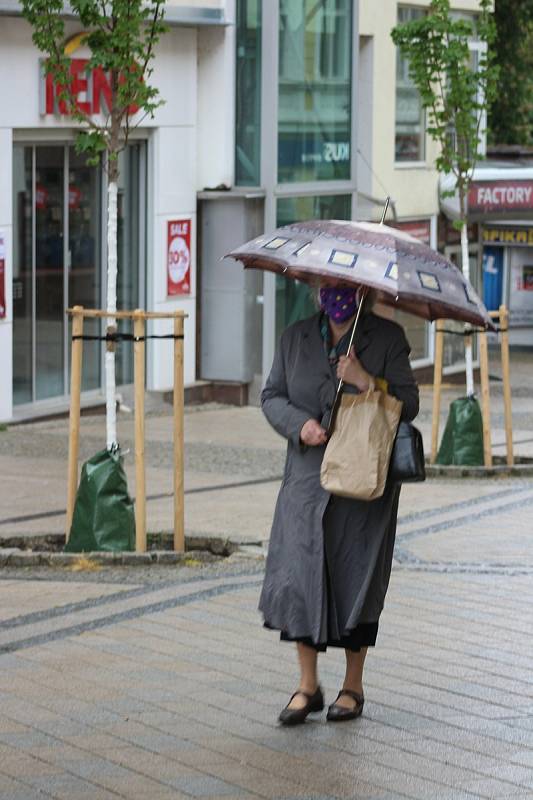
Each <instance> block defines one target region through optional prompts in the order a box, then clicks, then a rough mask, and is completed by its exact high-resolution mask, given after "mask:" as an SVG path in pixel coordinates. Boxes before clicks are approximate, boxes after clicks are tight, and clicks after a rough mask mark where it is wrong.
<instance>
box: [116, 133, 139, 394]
mask: <svg viewBox="0 0 533 800" xmlns="http://www.w3.org/2000/svg"><path fill="white" fill-rule="evenodd" d="M142 147H143V144H141V143H139V144H132V145H129V146H128V148H127V149H126V150H125V151H123V152H122V153H121V154H120V157H119V170H120V178H119V183H118V221H117V223H118V224H117V243H118V276H117V308H118V309H119V310H120V309H122V310H131V309H135V308H139V305H140V285H139V278H140V239H141V237H140V230H141V228H143V227H144V225H142V224H141V197H140V192H139V181H140V169H141V164H140V156H141V148H142ZM142 207H143V208H144V203H143V204H142ZM143 263H144V259H143ZM118 329H119V331H124V332H128V333H131V332H132V324H131V322H128V321H127V320H119V323H118ZM116 368H117V375H116V382H117V386H120V385H121V384H127V383H133V347H132V345H131V343H130V342H122V343H121V344H120V345H119V346H118V347H117V356H116Z"/></svg>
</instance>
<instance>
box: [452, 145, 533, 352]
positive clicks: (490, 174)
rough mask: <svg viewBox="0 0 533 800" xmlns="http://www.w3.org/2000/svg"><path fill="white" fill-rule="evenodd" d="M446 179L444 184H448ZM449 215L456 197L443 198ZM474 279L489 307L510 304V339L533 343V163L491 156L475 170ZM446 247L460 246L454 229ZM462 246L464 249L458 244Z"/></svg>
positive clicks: (471, 205)
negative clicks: (453, 238)
mask: <svg viewBox="0 0 533 800" xmlns="http://www.w3.org/2000/svg"><path fill="white" fill-rule="evenodd" d="M446 185H447V184H446V182H445V181H443V182H442V184H441V186H442V188H444V189H445V188H446ZM442 207H443V210H444V212H445V214H446V215H447V216H448V218H450V219H452V218H454V217H456V216H457V201H456V199H454V198H452V199H444V200H443V201H442ZM468 218H469V221H470V222H471V225H470V226H469V229H470V235H469V240H470V252H471V267H470V269H471V280H472V283H473V284H474V287H475V288H476V290H477V291H478V293H479V294H480V296H481V297H482V299H483V301H484V303H485V305H486V306H487V308H488V309H489V310H497V309H498V308H499V306H500V304H502V303H504V304H505V305H506V306H507V307H508V309H509V325H510V328H511V333H510V336H509V341H510V344H511V345H512V346H513V345H514V346H524V347H532V346H533V163H532V162H531V160H528V159H519V160H517V161H514V162H513V161H495V160H487V161H485V162H483V163H482V164H481V165H480V166H478V167H477V168H476V170H475V172H474V176H473V182H472V185H471V188H470V192H469V196H468ZM446 227H447V229H448V234H447V236H446V237H445V240H446V248H445V252H446V253H448V254H449V255H452V253H453V252H455V248H454V247H453V245H450V236H451V235H453V234H451V233H450V232H449V231H450V229H451V230H453V229H452V226H451V224H450V223H448V224H447V226H446ZM456 247H457V249H458V251H459V250H460V247H459V244H457V246H456Z"/></svg>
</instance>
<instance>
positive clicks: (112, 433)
mask: <svg viewBox="0 0 533 800" xmlns="http://www.w3.org/2000/svg"><path fill="white" fill-rule="evenodd" d="M117 172H118V170H117V169H116V162H115V163H111V164H110V169H109V186H108V189H107V306H106V308H107V311H110V312H114V311H116V310H117V194H118V183H117V179H118V174H117ZM107 326H108V328H109V327H112V328H116V319H115V318H114V317H108V318H107ZM115 348H116V345H115V343H114V342H113V343H109V342H108V346H107V349H106V354H105V389H106V442H107V449H108V450H113V449H115V448H116V447H117V446H118V442H117V406H116V397H115V395H116V383H115Z"/></svg>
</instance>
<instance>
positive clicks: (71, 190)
mask: <svg viewBox="0 0 533 800" xmlns="http://www.w3.org/2000/svg"><path fill="white" fill-rule="evenodd" d="M81 197H82V195H81V191H80V189H78V187H77V186H74V184H73V183H71V184H70V185H69V187H68V207H69V208H70V210H71V211H75V210H76V209H77V208H79V207H80V203H81Z"/></svg>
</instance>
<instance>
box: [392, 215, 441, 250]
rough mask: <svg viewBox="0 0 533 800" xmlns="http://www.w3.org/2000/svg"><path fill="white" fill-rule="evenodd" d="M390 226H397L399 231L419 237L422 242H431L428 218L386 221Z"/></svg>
mask: <svg viewBox="0 0 533 800" xmlns="http://www.w3.org/2000/svg"><path fill="white" fill-rule="evenodd" d="M387 224H388V225H390V227H391V228H398V230H400V231H404V232H405V233H408V234H409V235H410V236H414V237H415V239H420V241H421V242H423V243H424V244H427V245H430V244H431V223H430V221H429V219H419V220H410V221H406V222H390V223H387Z"/></svg>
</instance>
